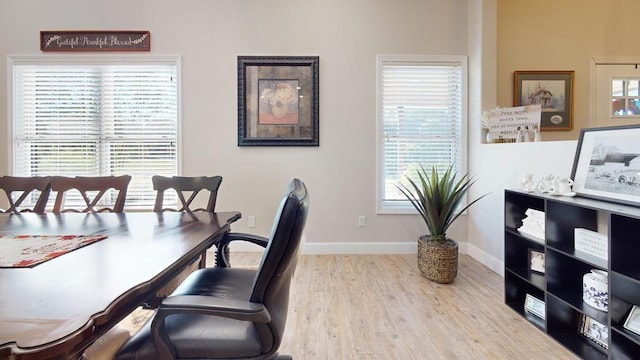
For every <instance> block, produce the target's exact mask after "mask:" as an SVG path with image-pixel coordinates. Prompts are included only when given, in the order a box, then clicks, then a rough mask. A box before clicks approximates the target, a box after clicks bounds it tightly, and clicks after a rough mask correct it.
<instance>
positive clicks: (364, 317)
mask: <svg viewBox="0 0 640 360" xmlns="http://www.w3.org/2000/svg"><path fill="white" fill-rule="evenodd" d="M212 258H213V256H209V259H212ZM258 261H259V254H257V253H234V254H232V264H233V266H252V265H255V264H257V262H258ZM289 311H290V312H289V318H288V320H287V329H286V333H285V338H284V341H283V344H282V346H281V351H280V352H281V353H283V354H288V355H292V356H293V357H294V359H297V360H315V359H318V360H320V359H322V360H325V359H326V360H329V359H339V360H350V359H353V360H365V359H366V360H372V359H374V360H377V359H380V360H382V359H384V360H389V359H526V360H533V359H540V360H543V359H544V360H548V359H577V357H575V356H574V355H573V354H572V353H570V352H569V351H568V350H565V349H564V348H563V347H562V346H561V345H559V344H558V343H556V342H555V341H554V340H552V339H551V338H549V337H547V336H546V335H545V334H544V333H543V332H542V331H540V330H538V329H537V328H535V327H534V326H533V325H531V324H529V323H528V322H527V321H526V320H525V319H523V318H522V317H521V316H519V315H518V314H516V313H515V312H514V311H513V310H511V309H510V308H508V307H507V306H506V305H504V293H503V278H502V277H500V276H498V275H497V274H496V273H494V272H493V271H491V270H489V269H488V268H486V267H485V266H483V265H481V264H480V263H479V262H477V261H476V260H474V259H472V258H471V257H469V256H466V255H461V256H460V264H459V271H458V277H457V278H456V280H455V281H454V283H453V284H449V285H441V284H436V283H433V282H430V281H428V280H426V279H424V278H423V277H422V276H421V275H420V273H419V271H418V269H417V266H416V256H415V255H321V256H315V255H303V256H300V259H299V262H298V267H297V269H296V273H295V276H294V281H293V284H292V288H291V302H290V304H289ZM136 316H138V317H140V313H138V314H137V315H136ZM127 321H131V319H125V320H124V321H123V322H124V323H126V322H127ZM135 322H136V323H138V322H139V319H137V321H135ZM125 327H132V325H131V324H129V325H126V324H125ZM133 327H135V325H133Z"/></svg>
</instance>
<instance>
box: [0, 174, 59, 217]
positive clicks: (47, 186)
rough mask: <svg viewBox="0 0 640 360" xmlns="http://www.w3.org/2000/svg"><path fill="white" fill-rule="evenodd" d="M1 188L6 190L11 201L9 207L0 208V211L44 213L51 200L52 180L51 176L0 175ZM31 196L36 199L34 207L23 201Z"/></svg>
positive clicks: (8, 199) (5, 192)
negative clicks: (26, 204) (25, 204)
mask: <svg viewBox="0 0 640 360" xmlns="http://www.w3.org/2000/svg"><path fill="white" fill-rule="evenodd" d="M0 189H2V190H4V194H5V195H6V197H7V202H8V203H9V208H7V209H6V210H2V209H0V213H3V212H4V213H19V212H35V213H38V214H42V213H44V211H45V208H46V206H47V201H48V200H49V193H50V192H51V182H50V178H49V177H41V176H27V177H19V176H2V177H0ZM17 193H20V195H18V194H17ZM16 196H17V198H16ZM30 196H32V197H34V198H35V199H36V200H35V204H34V205H33V206H32V207H24V206H23V205H22V204H23V202H24V201H25V200H26V199H27V198H28V197H30Z"/></svg>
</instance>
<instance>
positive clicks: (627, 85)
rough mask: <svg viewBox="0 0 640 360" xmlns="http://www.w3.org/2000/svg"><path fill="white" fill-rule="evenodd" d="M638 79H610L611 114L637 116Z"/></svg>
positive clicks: (639, 108)
mask: <svg viewBox="0 0 640 360" xmlns="http://www.w3.org/2000/svg"><path fill="white" fill-rule="evenodd" d="M639 83H640V80H639V79H632V78H623V79H622V78H617V79H613V80H611V115H613V116H620V117H625V116H626V117H632V116H633V117H637V116H638V115H640V93H639V90H638V89H639V87H638V84H639Z"/></svg>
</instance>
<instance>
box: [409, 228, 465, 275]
mask: <svg viewBox="0 0 640 360" xmlns="http://www.w3.org/2000/svg"><path fill="white" fill-rule="evenodd" d="M418 269H419V270H420V272H421V273H422V276H424V277H425V278H427V279H429V280H431V281H434V282H437V283H440V284H449V283H452V282H453V280H454V279H455V278H456V276H457V275H458V243H456V242H455V241H454V240H452V239H449V238H447V241H445V242H444V243H442V244H441V243H437V242H433V241H431V238H430V236H429V235H423V236H421V237H420V239H418Z"/></svg>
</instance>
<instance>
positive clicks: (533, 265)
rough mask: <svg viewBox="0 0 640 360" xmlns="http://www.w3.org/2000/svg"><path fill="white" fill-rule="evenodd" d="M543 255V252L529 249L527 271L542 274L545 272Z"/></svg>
mask: <svg viewBox="0 0 640 360" xmlns="http://www.w3.org/2000/svg"><path fill="white" fill-rule="evenodd" d="M544 265H545V255H544V251H540V250H536V249H529V270H531V271H533V272H535V273H538V274H544V272H545V266H544Z"/></svg>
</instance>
